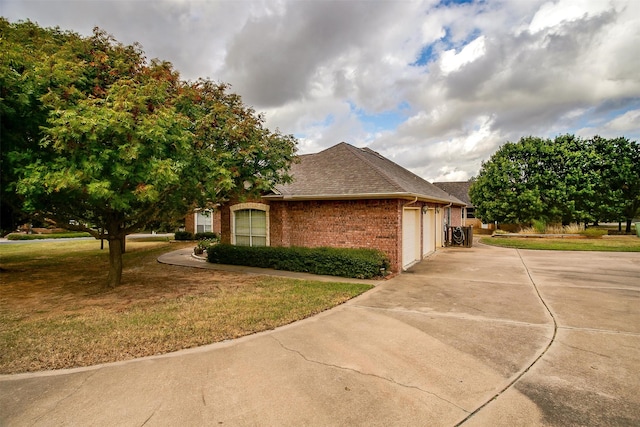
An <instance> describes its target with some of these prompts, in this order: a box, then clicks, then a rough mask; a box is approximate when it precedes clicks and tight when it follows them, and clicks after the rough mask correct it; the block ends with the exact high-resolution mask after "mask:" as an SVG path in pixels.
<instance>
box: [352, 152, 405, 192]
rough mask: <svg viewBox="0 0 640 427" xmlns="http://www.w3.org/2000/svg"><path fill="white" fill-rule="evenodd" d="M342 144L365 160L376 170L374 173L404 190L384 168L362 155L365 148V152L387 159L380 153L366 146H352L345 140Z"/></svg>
mask: <svg viewBox="0 0 640 427" xmlns="http://www.w3.org/2000/svg"><path fill="white" fill-rule="evenodd" d="M343 144H345V145H347V146H348V147H349V149H350V150H351V151H353V153H354V154H355V155H356V156H357V157H358V158H359V159H360V160H362V161H363V162H365V163H366V164H368V165H369V166H371V167H372V168H373V169H374V170H375V171H376V174H378V175H379V176H381V177H382V179H384V180H385V181H387V182H388V183H389V184H391V185H392V186H394V187H395V188H397V189H399V190H402V191H404V190H405V189H404V188H403V187H402V186H401V185H399V184H398V182H396V180H394V179H393V178H392V177H391V176H389V174H388V173H387V172H386V171H385V170H384V169H380V168H379V167H378V165H376V164H374V163H373V162H371V161H370V160H369V159H367V157H366V156H364V155H363V153H364V152H365V150H366V151H367V152H369V153H370V154H374V155H376V156H378V157H379V158H380V159H382V160H386V161H389V160H388V159H385V158H384V157H382V156H381V155H380V153H377V152H375V151H373V150H371V149H370V148H367V147H364V148H358V147H355V146H353V145H351V144H348V143H346V142H344V143H343ZM390 163H393V162H390Z"/></svg>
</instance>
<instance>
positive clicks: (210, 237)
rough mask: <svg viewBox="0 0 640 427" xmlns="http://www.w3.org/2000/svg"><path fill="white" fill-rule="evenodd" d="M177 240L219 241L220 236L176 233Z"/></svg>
mask: <svg viewBox="0 0 640 427" xmlns="http://www.w3.org/2000/svg"><path fill="white" fill-rule="evenodd" d="M174 239H176V240H204V239H207V240H217V239H218V235H217V234H216V233H211V232H208V233H196V234H193V233H190V232H188V231H176V232H175V237H174Z"/></svg>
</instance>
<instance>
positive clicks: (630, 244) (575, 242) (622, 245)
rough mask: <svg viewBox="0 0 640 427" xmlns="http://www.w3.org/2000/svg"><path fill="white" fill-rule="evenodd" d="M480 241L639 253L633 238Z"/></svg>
mask: <svg viewBox="0 0 640 427" xmlns="http://www.w3.org/2000/svg"><path fill="white" fill-rule="evenodd" d="M480 241H481V242H482V243H485V244H487V245H492V246H501V247H503V248H517V249H539V250H555V251H603V252H640V238H638V237H635V236H615V237H614V236H609V237H606V238H601V239H555V238H541V239H532V238H520V237H508V238H504V237H483V238H482V239H481V240H480Z"/></svg>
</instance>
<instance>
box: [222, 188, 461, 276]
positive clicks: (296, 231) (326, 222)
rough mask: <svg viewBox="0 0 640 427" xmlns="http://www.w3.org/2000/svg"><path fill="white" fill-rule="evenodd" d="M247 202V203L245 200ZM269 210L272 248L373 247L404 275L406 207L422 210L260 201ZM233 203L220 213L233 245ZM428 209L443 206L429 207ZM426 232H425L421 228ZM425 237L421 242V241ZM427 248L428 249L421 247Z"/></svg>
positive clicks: (389, 203) (393, 204)
mask: <svg viewBox="0 0 640 427" xmlns="http://www.w3.org/2000/svg"><path fill="white" fill-rule="evenodd" d="M245 202H246V201H245ZM255 202H259V203H263V204H267V205H269V239H270V245H271V246H305V247H320V246H331V247H343V248H373V249H378V250H381V251H383V252H384V253H386V254H387V256H388V257H389V259H390V261H391V270H392V271H394V272H399V271H401V270H402V264H401V262H402V259H401V253H402V211H403V206H405V205H408V206H410V207H419V208H421V207H422V206H424V205H425V204H424V203H421V202H417V203H414V204H411V203H408V202H407V201H406V200H399V199H386V200H327V201H315V200H314V201H280V200H270V199H262V200H255ZM235 203H236V202H231V203H230V204H226V205H223V206H221V207H220V209H219V211H218V213H219V218H220V220H219V221H217V220H216V225H218V224H219V227H220V231H221V237H222V243H231V210H230V206H232V205H234V204H235ZM427 205H428V206H429V207H432V208H433V207H436V206H441V207H442V206H443V205H435V204H431V203H430V204H427ZM451 219H452V225H461V223H462V219H461V210H460V208H454V209H452V212H451ZM421 228H422V229H423V230H422V231H423V232H424V227H421ZM422 240H423V239H422V236H421V237H420V241H421V242H422ZM423 249H424V248H423Z"/></svg>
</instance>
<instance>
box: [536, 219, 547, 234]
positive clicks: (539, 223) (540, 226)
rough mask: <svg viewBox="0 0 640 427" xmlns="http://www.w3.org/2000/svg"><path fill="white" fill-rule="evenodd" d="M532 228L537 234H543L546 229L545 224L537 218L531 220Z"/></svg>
mask: <svg viewBox="0 0 640 427" xmlns="http://www.w3.org/2000/svg"><path fill="white" fill-rule="evenodd" d="M533 229H534V230H535V232H536V233H538V234H544V233H545V232H546V231H547V224H546V223H545V222H544V221H540V220H537V219H534V220H533Z"/></svg>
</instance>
